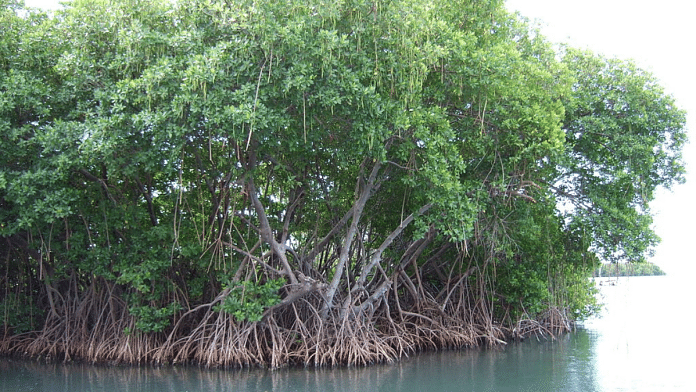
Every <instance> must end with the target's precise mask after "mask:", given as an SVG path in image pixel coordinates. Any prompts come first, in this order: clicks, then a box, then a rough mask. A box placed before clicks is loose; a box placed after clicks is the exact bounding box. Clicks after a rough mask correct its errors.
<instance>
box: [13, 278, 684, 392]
mask: <svg viewBox="0 0 696 392" xmlns="http://www.w3.org/2000/svg"><path fill="white" fill-rule="evenodd" d="M687 288H689V289H690V286H688V285H687V280H685V279H681V278H680V277H669V276H667V277H636V278H621V279H619V281H618V284H617V285H616V286H602V294H603V296H604V297H605V301H606V303H607V309H606V311H605V312H604V314H603V315H602V317H601V318H598V319H594V320H591V321H589V322H586V323H585V325H584V326H582V327H581V328H579V329H578V331H577V332H576V333H573V334H568V335H565V336H562V337H560V338H559V339H557V340H554V341H536V340H535V339H531V340H528V341H526V342H523V343H520V344H510V345H508V346H507V347H504V348H499V349H491V350H467V351H460V352H445V353H431V354H421V355H417V356H414V357H412V358H409V359H406V360H403V361H401V362H399V363H397V364H393V365H378V366H372V367H367V368H338V369H318V370H317V369H284V370H279V371H268V370H259V369H254V370H233V371H224V370H206V369H198V368H193V367H161V368H153V367H139V368H135V367H100V366H89V365H80V364H50V365H46V364H42V363H37V362H30V361H12V360H0V391H70V392H81V391H419V392H423V391H689V390H696V382H694V381H693V379H692V372H693V370H692V368H693V365H694V363H695V362H694V360H693V359H692V356H693V355H694V354H696V345H695V344H694V342H693V340H692V337H691V336H690V334H689V333H688V332H690V328H691V323H692V322H693V320H691V318H690V315H689V313H688V311H689V308H687V307H686V300H687V299H688V297H686V296H685V294H684V293H686V292H689V293H691V292H693V290H687ZM684 315H689V317H684Z"/></svg>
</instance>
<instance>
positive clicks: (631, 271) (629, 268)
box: [593, 262, 665, 277]
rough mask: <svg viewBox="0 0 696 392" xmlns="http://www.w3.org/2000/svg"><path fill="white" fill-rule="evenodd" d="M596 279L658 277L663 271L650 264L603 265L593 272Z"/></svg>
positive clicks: (657, 266)
mask: <svg viewBox="0 0 696 392" xmlns="http://www.w3.org/2000/svg"><path fill="white" fill-rule="evenodd" d="M593 275H594V276H596V277H615V276H660V275H665V271H663V270H662V268H660V266H659V265H657V264H653V263H650V262H645V263H612V264H603V265H601V266H600V267H599V268H597V269H596V270H595V271H594V274H593Z"/></svg>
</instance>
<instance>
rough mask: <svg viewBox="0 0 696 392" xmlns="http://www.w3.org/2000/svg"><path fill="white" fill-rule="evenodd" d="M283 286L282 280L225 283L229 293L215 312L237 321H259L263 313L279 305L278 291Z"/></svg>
mask: <svg viewBox="0 0 696 392" xmlns="http://www.w3.org/2000/svg"><path fill="white" fill-rule="evenodd" d="M284 285H285V280H284V279H275V280H269V281H266V282H265V283H263V284H259V283H256V282H252V281H248V280H245V281H243V282H238V283H233V282H227V283H226V284H225V286H226V288H229V290H230V291H229V293H228V294H227V296H226V297H225V299H224V300H223V301H222V303H220V304H219V305H216V307H215V311H216V312H225V313H228V314H231V315H232V316H234V318H235V319H237V320H239V321H249V322H257V321H261V317H262V316H263V312H264V311H265V310H266V309H268V308H270V307H271V306H273V305H276V304H278V303H280V301H281V298H280V295H279V294H278V290H280V288H281V287H283V286H284Z"/></svg>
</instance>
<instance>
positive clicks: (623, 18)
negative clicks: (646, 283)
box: [25, 0, 696, 274]
mask: <svg viewBox="0 0 696 392" xmlns="http://www.w3.org/2000/svg"><path fill="white" fill-rule="evenodd" d="M25 1H26V4H27V5H28V6H32V7H41V8H46V9H55V8H58V7H59V2H58V0H25ZM507 8H508V9H509V10H511V11H515V10H516V11H519V12H520V13H521V14H522V15H524V16H526V17H528V18H530V19H537V20H539V22H540V23H541V25H542V31H543V33H544V35H546V36H547V37H548V38H549V39H550V40H551V41H553V42H568V43H570V44H572V45H573V46H577V47H581V48H588V49H591V50H593V51H595V52H597V53H602V54H604V55H607V56H611V57H618V58H623V59H633V60H635V61H636V62H637V64H638V65H639V66H641V67H642V68H645V69H647V70H649V71H651V72H653V74H654V75H655V76H656V77H657V78H658V79H659V80H660V81H661V82H662V85H663V86H664V87H665V89H666V90H667V92H668V93H670V94H672V95H674V97H675V98H676V100H677V103H678V104H679V106H680V107H682V108H683V109H686V110H687V111H688V112H689V116H688V123H687V127H688V128H689V129H690V131H689V133H690V138H691V139H692V140H694V142H693V143H691V144H689V145H687V147H686V150H685V153H684V156H685V158H686V160H687V170H688V171H689V174H688V175H687V184H685V185H682V186H678V187H675V188H674V189H673V192H660V193H659V195H658V198H657V200H655V202H653V203H652V204H651V206H652V208H653V211H654V212H655V213H656V214H657V215H656V218H655V230H656V231H657V233H658V235H659V236H660V237H662V240H663V241H662V244H661V245H660V246H659V247H658V249H657V253H656V255H655V258H654V259H653V262H655V263H657V264H659V265H660V266H662V267H663V268H664V269H665V270H666V271H667V272H668V273H670V274H671V273H676V274H682V273H691V272H694V271H696V265H695V264H696V256H694V253H695V251H694V250H693V249H692V247H694V246H695V245H696V238H695V237H694V233H695V231H696V230H694V227H696V202H694V201H693V199H694V198H693V197H692V195H695V194H696V193H695V192H696V134H695V132H696V131H691V130H696V69H694V67H693V64H694V57H695V56H694V50H693V44H692V42H693V40H694V39H696V23H694V19H695V17H696V1H692V0H660V1H655V0H583V1H578V0H572V1H571V0H507Z"/></svg>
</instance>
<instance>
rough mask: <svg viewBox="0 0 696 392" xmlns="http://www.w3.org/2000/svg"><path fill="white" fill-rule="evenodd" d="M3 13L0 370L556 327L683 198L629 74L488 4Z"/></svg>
mask: <svg viewBox="0 0 696 392" xmlns="http://www.w3.org/2000/svg"><path fill="white" fill-rule="evenodd" d="M0 5H1V6H2V7H0V8H1V9H2V11H0V32H1V34H0V162H1V163H0V237H2V241H1V245H0V257H2V260H3V264H2V266H3V270H4V274H3V277H2V278H0V290H1V291H2V293H1V294H0V310H1V311H2V314H3V319H2V324H0V325H2V326H3V328H2V329H0V331H4V332H3V333H4V338H3V339H2V340H1V341H0V350H1V351H2V352H6V353H13V352H16V353H28V354H29V355H42V356H53V357H61V358H66V359H69V358H73V357H76V358H82V359H87V360H90V361H105V360H110V361H112V360H113V361H122V362H132V363H134V362H137V363H140V362H147V361H150V362H195V363H202V364H205V365H208V366H244V365H250V364H263V365H270V366H282V365H286V364H292V363H302V364H314V365H327V364H338V363H350V364H367V363H373V362H376V361H391V360H394V359H397V358H399V357H401V356H402V355H405V354H407V353H410V352H413V351H416V350H420V349H426V348H442V347H463V346H473V345H478V344H481V343H491V344H494V343H497V342H500V341H502V340H504V339H508V338H518V337H523V336H524V335H525V334H528V333H534V332H537V333H549V334H555V333H557V332H559V331H561V330H563V329H565V328H568V326H569V323H570V322H572V321H573V320H575V319H577V318H582V317H584V316H587V315H588V314H589V313H591V312H592V310H593V309H594V306H595V302H594V299H593V292H592V287H591V284H590V283H589V281H588V280H587V279H586V278H587V277H588V276H590V275H591V273H592V271H593V270H594V269H595V268H596V267H597V266H598V263H599V261H600V260H604V261H616V260H626V261H641V260H644V259H645V257H646V256H647V255H649V254H650V251H651V249H652V247H653V246H654V245H655V244H656V243H657V241H658V238H657V236H656V235H655V233H654V232H653V231H652V228H651V213H650V209H649V204H648V203H649V202H650V201H651V200H652V199H653V197H654V191H655V189H656V188H657V187H660V186H662V187H667V188H669V187H670V186H671V185H672V184H674V183H677V182H681V181H683V173H684V165H683V162H682V160H681V155H680V154H681V148H682V146H683V144H684V143H685V138H686V137H685V132H684V123H685V114H684V112H683V111H681V110H679V109H678V108H677V106H676V104H675V102H674V100H673V99H672V98H671V97H670V96H668V95H666V94H665V93H664V91H663V90H662V89H661V88H660V86H659V83H658V82H657V81H656V80H655V78H654V77H653V76H651V75H650V74H649V73H647V72H646V71H644V70H642V69H640V68H638V67H637V66H636V65H635V64H633V63H631V62H628V61H622V60H617V59H608V58H604V57H601V56H598V55H595V54H593V53H590V52H585V51H579V50H576V49H573V48H559V47H554V46H553V45H551V43H549V42H548V41H547V40H546V39H545V38H544V37H543V36H541V35H540V34H539V32H538V31H536V30H534V29H533V28H531V27H530V26H529V24H528V23H527V22H526V21H525V20H524V19H523V18H521V17H519V16H517V15H511V14H509V13H508V12H507V11H505V9H504V7H503V3H502V2H501V1H495V0H490V1H470V0H461V1H460V0H457V1H452V0H447V1H444V0H435V1H431V0H428V1H425V0H424V1H421V0H417V1H412V0H409V1H398V0H396V1H394V0H392V1H382V0H376V1H353V0H345V1H334V2H326V1H307V0H303V1H285V2H277V1H246V0H229V1H225V2H215V1H210V0H182V1H176V2H170V1H165V0H156V1H123V0H75V1H72V2H70V3H67V5H66V8H65V9H64V10H61V11H57V12H56V13H54V14H51V15H46V14H44V13H41V12H39V11H36V10H30V9H26V8H24V7H23V5H22V4H21V3H19V2H17V1H16V0H0ZM95 347H98V348H95Z"/></svg>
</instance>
